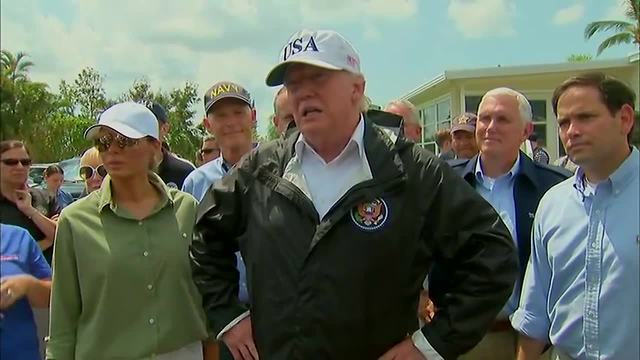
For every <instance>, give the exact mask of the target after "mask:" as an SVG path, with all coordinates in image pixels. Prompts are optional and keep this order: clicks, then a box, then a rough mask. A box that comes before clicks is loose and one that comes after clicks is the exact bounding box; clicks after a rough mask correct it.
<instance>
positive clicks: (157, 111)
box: [140, 100, 169, 123]
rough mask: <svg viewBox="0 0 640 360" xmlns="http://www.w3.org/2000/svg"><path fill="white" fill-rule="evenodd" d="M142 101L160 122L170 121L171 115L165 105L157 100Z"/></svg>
mask: <svg viewBox="0 0 640 360" xmlns="http://www.w3.org/2000/svg"><path fill="white" fill-rule="evenodd" d="M140 103H141V104H142V105H144V106H146V107H147V109H149V110H151V112H152V113H153V115H155V116H156V119H157V120H158V122H161V123H166V122H167V121H169V115H168V114H167V110H165V108H164V106H162V105H160V104H158V103H157V102H155V101H148V100H145V101H140Z"/></svg>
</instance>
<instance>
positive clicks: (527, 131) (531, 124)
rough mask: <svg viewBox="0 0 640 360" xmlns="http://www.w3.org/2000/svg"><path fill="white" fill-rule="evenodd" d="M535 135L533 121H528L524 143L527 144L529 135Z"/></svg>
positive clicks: (525, 127)
mask: <svg viewBox="0 0 640 360" xmlns="http://www.w3.org/2000/svg"><path fill="white" fill-rule="evenodd" d="M532 133H533V122H532V121H527V123H526V124H525V126H524V133H523V135H522V136H523V139H522V142H525V141H526V140H527V139H528V138H529V135H531V134H532Z"/></svg>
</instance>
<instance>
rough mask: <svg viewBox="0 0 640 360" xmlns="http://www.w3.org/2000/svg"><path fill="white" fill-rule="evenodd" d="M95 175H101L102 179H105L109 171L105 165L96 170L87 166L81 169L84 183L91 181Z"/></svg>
mask: <svg viewBox="0 0 640 360" xmlns="http://www.w3.org/2000/svg"><path fill="white" fill-rule="evenodd" d="M95 174H98V175H100V177H105V176H107V169H105V168H104V165H99V166H98V167H97V168H95V169H94V168H92V167H91V166H86V165H85V166H81V167H80V177H81V178H82V180H84V181H87V180H89V179H91V178H92V177H93V176H94V175H95Z"/></svg>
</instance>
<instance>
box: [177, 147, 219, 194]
mask: <svg viewBox="0 0 640 360" xmlns="http://www.w3.org/2000/svg"><path fill="white" fill-rule="evenodd" d="M227 171H229V166H228V165H226V164H225V162H224V160H223V159H222V155H221V156H218V157H217V158H215V159H213V160H211V161H209V162H208V163H206V164H204V165H202V166H200V167H199V168H197V169H195V170H193V171H192V172H191V173H190V174H189V175H188V176H187V178H186V179H184V183H183V184H182V191H184V192H188V193H189V194H191V195H193V197H195V198H196V200H198V201H201V200H202V198H203V197H204V194H206V193H207V190H209V187H211V185H212V184H213V183H215V182H216V181H218V180H220V179H222V177H223V176H224V175H225V174H226V173H227Z"/></svg>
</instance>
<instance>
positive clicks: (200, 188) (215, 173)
mask: <svg viewBox="0 0 640 360" xmlns="http://www.w3.org/2000/svg"><path fill="white" fill-rule="evenodd" d="M229 168H230V166H229V165H228V164H227V163H226V162H225V161H224V159H223V158H222V154H221V155H220V156H218V157H217V158H215V159H214V160H211V161H209V162H208V163H206V164H204V165H202V166H200V167H199V168H197V169H195V170H193V171H192V172H191V173H190V174H189V176H187V178H186V179H184V183H183V184H182V191H184V192H187V193H189V194H191V195H193V197H195V198H196V200H198V202H200V201H201V200H202V198H203V197H204V195H205V194H206V193H207V190H209V188H210V187H211V185H213V184H214V183H215V182H216V181H218V180H220V179H222V178H223V177H224V176H225V175H226V174H227V172H228V171H229ZM236 257H237V258H238V263H237V268H238V272H239V273H240V283H239V285H240V293H239V294H238V298H239V299H240V301H242V302H244V303H248V302H249V291H248V290H247V274H246V269H245V265H244V260H243V259H242V256H241V255H240V252H237V253H236Z"/></svg>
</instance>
